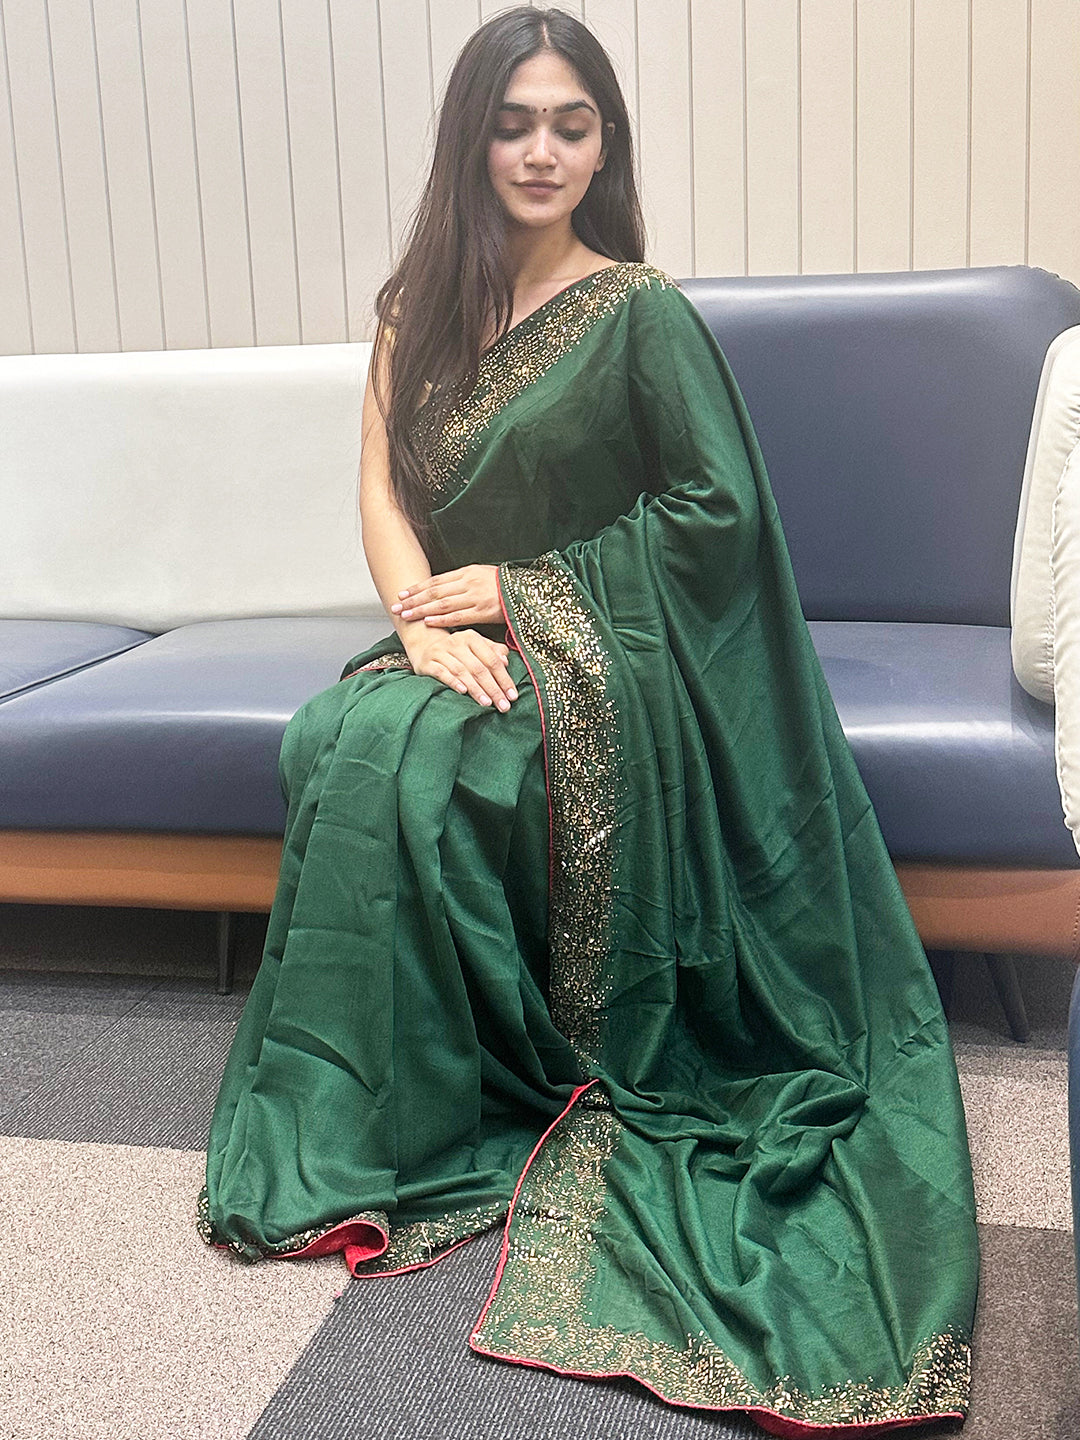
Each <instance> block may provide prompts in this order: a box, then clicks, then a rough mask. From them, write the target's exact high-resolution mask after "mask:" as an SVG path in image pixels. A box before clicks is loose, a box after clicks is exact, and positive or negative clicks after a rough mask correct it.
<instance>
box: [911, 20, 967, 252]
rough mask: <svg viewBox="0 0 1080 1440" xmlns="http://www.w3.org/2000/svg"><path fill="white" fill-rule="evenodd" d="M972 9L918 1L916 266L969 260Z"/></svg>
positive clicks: (916, 36) (916, 46)
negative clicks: (969, 57) (969, 81)
mask: <svg viewBox="0 0 1080 1440" xmlns="http://www.w3.org/2000/svg"><path fill="white" fill-rule="evenodd" d="M968 42H969V33H968V7H967V5H966V3H956V0H951V3H949V4H942V0H915V111H914V120H915V126H914V136H913V140H912V143H913V149H914V167H913V174H914V195H913V201H912V219H913V222H914V233H913V236H912V258H913V260H914V262H915V267H916V269H919V270H935V269H947V268H949V267H951V266H954V265H963V264H964V263H965V258H966V255H967V180H968Z"/></svg>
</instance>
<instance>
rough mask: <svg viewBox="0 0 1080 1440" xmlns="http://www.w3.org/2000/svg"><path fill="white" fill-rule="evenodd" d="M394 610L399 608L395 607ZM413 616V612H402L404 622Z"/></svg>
mask: <svg viewBox="0 0 1080 1440" xmlns="http://www.w3.org/2000/svg"><path fill="white" fill-rule="evenodd" d="M394 608H395V609H397V606H395V607H394ZM411 614H412V611H411V610H402V612H401V618H402V619H403V620H407V619H408V618H409V616H410V615H411Z"/></svg>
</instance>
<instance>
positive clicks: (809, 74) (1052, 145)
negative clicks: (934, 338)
mask: <svg viewBox="0 0 1080 1440" xmlns="http://www.w3.org/2000/svg"><path fill="white" fill-rule="evenodd" d="M504 8H506V6H505V0H0V86H2V88H3V92H4V94H3V102H2V103H0V249H2V254H3V257H4V263H3V265H2V266H0V353H8V354H22V353H26V352H30V351H71V350H82V351H93V350H115V349H125V350H133V349H158V348H162V347H165V348H174V347H181V348H182V347H189V346H204V345H252V344H263V345H273V344H289V343H293V342H296V341H332V340H341V339H364V338H368V337H369V336H370V334H371V329H372V324H371V320H372V316H371V302H372V297H373V295H374V292H375V290H376V288H377V287H378V285H379V283H380V281H381V280H382V279H383V278H384V276H385V275H386V273H387V271H388V268H389V266H390V264H391V261H392V259H393V256H394V254H395V250H396V246H397V245H398V244H399V243H400V239H401V236H402V233H403V231H404V228H405V226H406V224H407V222H408V219H409V216H410V214H411V212H412V209H413V206H414V205H415V203H416V199H417V196H418V194H419V191H420V188H421V186H422V184H423V181H424V178H425V175H426V173H427V168H428V164H429V160H430V153H431V145H432V141H433V135H434V114H435V107H436V105H437V103H438V99H439V96H440V94H441V92H442V88H443V85H444V83H445V80H446V76H447V73H448V71H449V68H450V66H451V64H452V63H453V60H454V57H455V55H456V54H457V53H458V51H459V49H460V47H461V45H462V43H463V42H464V40H465V39H466V37H467V36H468V35H469V34H470V33H471V32H472V31H473V30H474V29H475V28H476V26H477V25H478V24H479V23H480V22H481V21H482V20H484V19H487V18H488V17H489V16H490V15H492V14H495V13H496V12H497V11H498V10H500V9H504ZM563 8H565V9H567V10H569V11H570V12H571V13H573V14H575V15H577V16H579V17H580V18H582V19H584V20H585V21H586V23H588V24H589V25H590V26H591V27H592V28H593V29H594V30H595V31H596V33H597V35H598V36H599V37H600V39H601V40H602V42H603V43H604V45H605V46H606V47H607V49H608V52H609V53H610V54H611V56H612V58H613V60H614V62H615V65H616V68H617V70H618V72H619V75H620V78H621V80H622V83H623V86H624V89H625V93H626V97H627V103H628V106H629V109H630V113H631V116H632V119H633V123H634V126H635V131H636V136H637V140H638V146H639V154H640V160H641V178H642V190H643V196H644V201H645V209H646V219H647V222H648V227H649V237H650V256H649V258H650V259H652V260H653V261H655V263H657V264H658V265H661V266H662V267H663V268H664V269H666V270H669V271H670V272H671V273H673V274H675V275H677V276H685V275H691V274H698V275H715V274H744V273H748V274H763V273H788V272H795V271H808V272H828V271H834V272H847V271H852V270H891V269H907V268H910V267H913V266H914V267H918V268H933V267H938V266H953V265H968V264H971V265H990V264H1002V263H1005V264H1012V263H1022V262H1026V263H1030V264H1035V265H1043V266H1046V267H1047V268H1048V269H1051V270H1056V271H1057V272H1059V273H1060V274H1063V275H1066V276H1068V277H1069V278H1070V279H1074V280H1080V0H566V3H565V4H564V6H563Z"/></svg>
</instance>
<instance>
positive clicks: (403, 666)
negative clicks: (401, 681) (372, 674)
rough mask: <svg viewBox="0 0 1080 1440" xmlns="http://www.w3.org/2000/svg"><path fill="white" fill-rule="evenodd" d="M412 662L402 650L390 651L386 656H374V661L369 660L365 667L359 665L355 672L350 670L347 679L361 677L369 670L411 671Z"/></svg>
mask: <svg viewBox="0 0 1080 1440" xmlns="http://www.w3.org/2000/svg"><path fill="white" fill-rule="evenodd" d="M411 669H412V661H411V660H410V659H409V657H408V655H406V654H405V652H404V650H391V651H390V653H389V654H387V655H376V657H375V659H374V660H369V661H368V663H367V664H366V665H361V666H360V667H359V668H358V669H356V670H350V671H349V675H347V676H346V677H345V678H346V679H349V677H350V676H352V675H362V674H364V673H365V672H366V671H369V670H411Z"/></svg>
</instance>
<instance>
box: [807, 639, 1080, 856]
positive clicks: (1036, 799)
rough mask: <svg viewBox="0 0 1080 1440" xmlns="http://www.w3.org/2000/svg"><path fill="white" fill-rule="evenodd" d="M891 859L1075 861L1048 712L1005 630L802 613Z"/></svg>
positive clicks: (1050, 714) (1050, 717)
mask: <svg viewBox="0 0 1080 1440" xmlns="http://www.w3.org/2000/svg"><path fill="white" fill-rule="evenodd" d="M810 633H811V635H812V636H813V640H814V645H815V648H816V650H817V652H818V655H819V657H820V659H821V664H822V668H823V670H824V672H825V677H826V679H827V680H828V683H829V688H830V690H831V692H832V696H833V700H834V701H835V703H836V709H837V713H838V714H839V716H840V720H841V722H842V724H843V726H844V731H845V734H846V735H847V738H848V740H849V741H850V742H851V747H852V750H853V751H854V754H855V760H856V762H857V764H858V766H859V771H860V773H861V774H862V777H863V781H864V782H865V784H866V788H867V791H868V792H869V795H870V799H871V801H872V802H873V805H874V809H875V811H876V812H877V817H878V820H879V821H880V824H881V829H882V833H883V835H884V836H885V841H886V843H887V845H888V847H889V852H890V854H891V855H892V857H893V859H894V860H942V861H959V862H964V861H966V862H971V863H985V864H988V865H1013V864H1015V865H1024V866H1041V865H1047V866H1058V867H1063V868H1075V867H1076V865H1077V863H1078V860H1077V854H1076V849H1075V847H1074V845H1073V842H1072V836H1071V835H1070V833H1069V831H1068V829H1067V828H1066V826H1065V821H1064V818H1063V815H1062V810H1061V800H1060V796H1059V793H1058V786H1057V772H1056V769H1055V764H1054V712H1053V710H1052V709H1051V708H1050V707H1049V706H1047V705H1044V704H1043V703H1042V702H1041V701H1039V700H1036V699H1034V698H1033V697H1032V696H1031V695H1029V694H1028V693H1027V691H1026V690H1024V688H1023V687H1022V686H1021V685H1020V684H1019V682H1018V681H1017V680H1016V678H1015V676H1014V675H1013V670H1012V659H1011V655H1010V646H1009V630H1008V629H1007V628H1005V627H997V626H988V625H939V624H923V623H917V622H910V623H894V624H890V623H885V622H867V621H812V622H811V624H810Z"/></svg>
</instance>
